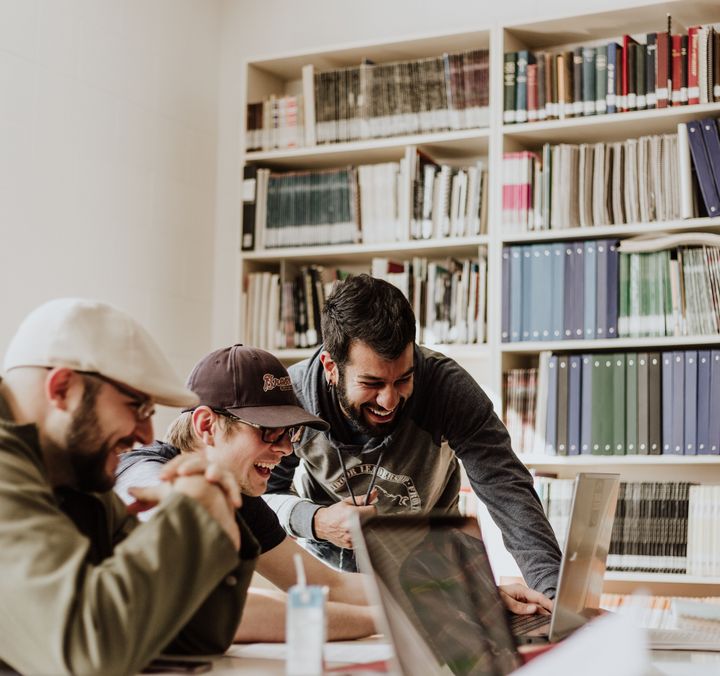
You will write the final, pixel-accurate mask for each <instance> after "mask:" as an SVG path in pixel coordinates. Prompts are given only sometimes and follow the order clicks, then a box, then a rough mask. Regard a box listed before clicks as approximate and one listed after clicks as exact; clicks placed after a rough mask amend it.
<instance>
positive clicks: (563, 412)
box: [557, 355, 570, 455]
mask: <svg viewBox="0 0 720 676" xmlns="http://www.w3.org/2000/svg"><path fill="white" fill-rule="evenodd" d="M569 387H570V359H569V357H568V356H567V355H560V356H558V359H557V454H558V455H568V453H569V437H568V433H569V428H568V425H569V419H570V416H569Z"/></svg>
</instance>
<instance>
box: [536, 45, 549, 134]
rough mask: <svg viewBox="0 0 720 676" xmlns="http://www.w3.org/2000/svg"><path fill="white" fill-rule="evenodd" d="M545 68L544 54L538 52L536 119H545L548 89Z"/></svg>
mask: <svg viewBox="0 0 720 676" xmlns="http://www.w3.org/2000/svg"><path fill="white" fill-rule="evenodd" d="M546 66H547V59H546V58H545V53H544V52H540V53H539V54H538V55H537V119H538V120H545V119H547V116H548V114H547V105H548V95H549V92H548V89H547V74H546V73H545V68H546Z"/></svg>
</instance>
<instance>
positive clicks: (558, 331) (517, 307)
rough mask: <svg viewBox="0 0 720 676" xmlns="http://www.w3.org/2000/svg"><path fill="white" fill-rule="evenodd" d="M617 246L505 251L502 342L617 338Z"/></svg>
mask: <svg viewBox="0 0 720 676" xmlns="http://www.w3.org/2000/svg"><path fill="white" fill-rule="evenodd" d="M618 244H619V242H618V240H610V239H608V240H604V239H601V240H595V241H587V242H555V243H549V244H528V245H519V246H507V247H503V250H502V324H501V338H502V341H503V342H518V341H531V340H535V341H537V340H542V341H551V340H580V339H592V338H616V337H617V324H618V282H619V277H618V268H619V257H620V254H619V252H618Z"/></svg>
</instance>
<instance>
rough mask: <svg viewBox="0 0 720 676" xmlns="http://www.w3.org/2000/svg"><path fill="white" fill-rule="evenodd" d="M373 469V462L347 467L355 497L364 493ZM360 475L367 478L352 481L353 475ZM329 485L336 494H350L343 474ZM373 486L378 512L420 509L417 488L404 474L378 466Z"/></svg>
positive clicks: (420, 502)
mask: <svg viewBox="0 0 720 676" xmlns="http://www.w3.org/2000/svg"><path fill="white" fill-rule="evenodd" d="M374 471H375V463H365V464H362V465H356V466H355V467H349V468H348V470H347V475H348V479H349V480H350V482H351V483H352V485H353V492H354V493H355V495H356V496H357V497H359V496H360V495H364V494H365V491H366V490H367V486H368V483H369V482H370V480H371V479H372V475H373V472H374ZM360 476H362V477H367V478H366V479H365V478H363V479H360V480H358V481H353V478H354V477H360ZM360 486H364V488H363V489H362V493H360V492H359V491H358V487H360ZM330 487H331V488H332V490H333V492H334V493H335V494H336V495H339V494H347V495H349V494H350V492H349V491H348V489H347V486H346V485H345V477H344V476H340V477H339V478H338V479H337V480H336V481H333V482H332V483H331V484H330ZM375 488H377V491H378V502H377V503H376V505H377V507H378V510H379V511H380V512H388V511H392V510H398V509H399V510H401V511H403V512H420V511H422V499H421V498H420V494H419V493H418V490H417V488H415V483H414V482H413V480H412V479H411V478H410V477H409V476H406V475H405V474H395V473H394V472H391V471H390V470H388V469H385V468H384V467H382V466H380V467H378V471H377V477H376V479H375Z"/></svg>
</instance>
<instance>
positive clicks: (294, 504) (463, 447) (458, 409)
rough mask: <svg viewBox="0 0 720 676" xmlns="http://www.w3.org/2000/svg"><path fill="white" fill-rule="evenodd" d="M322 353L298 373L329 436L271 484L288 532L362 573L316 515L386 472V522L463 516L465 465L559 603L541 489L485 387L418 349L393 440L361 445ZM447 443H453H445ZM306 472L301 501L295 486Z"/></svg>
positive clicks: (299, 391) (523, 565) (521, 555)
mask: <svg viewBox="0 0 720 676" xmlns="http://www.w3.org/2000/svg"><path fill="white" fill-rule="evenodd" d="M321 351H322V348H321V349H319V350H318V351H317V352H316V353H315V354H314V355H313V356H312V357H311V358H310V359H307V360H305V361H303V362H300V363H299V364H295V365H294V366H291V367H290V369H289V372H290V377H291V378H292V382H293V387H294V389H295V394H296V395H297V397H298V399H299V400H300V405H301V406H303V407H304V408H305V409H306V410H308V411H310V412H311V413H313V414H315V415H317V416H319V417H321V418H323V419H325V420H327V421H328V422H329V423H330V431H329V432H319V431H317V430H311V429H306V430H305V433H304V435H303V437H302V439H301V440H300V442H299V443H297V444H295V453H294V454H293V455H290V456H287V457H285V458H283V460H282V462H281V463H280V464H279V465H278V466H277V467H276V468H275V470H274V471H273V475H272V477H271V478H270V482H269V485H268V491H267V493H266V494H265V496H264V497H265V500H266V502H268V504H269V505H270V506H271V507H272V508H273V509H274V510H275V511H276V513H277V514H278V517H279V518H280V522H281V523H282V524H283V526H284V527H285V529H286V530H287V531H288V532H289V533H290V534H291V535H295V536H297V537H302V538H307V539H308V540H309V544H310V547H311V548H312V549H313V550H315V551H316V553H318V554H319V555H320V556H321V558H323V559H325V560H326V561H328V562H329V563H331V564H333V565H335V566H336V567H339V568H341V569H343V570H354V569H355V562H354V556H353V552H352V551H351V550H343V549H341V548H339V547H336V546H335V545H333V544H331V543H329V542H326V541H318V540H316V539H315V535H314V533H313V529H312V521H313V516H314V514H315V512H316V511H317V510H318V509H319V508H320V507H322V506H327V505H332V504H334V503H336V502H339V501H340V500H343V499H344V498H347V497H349V495H350V493H349V491H348V488H347V486H346V484H345V476H344V475H343V471H342V467H341V464H340V462H339V460H338V455H339V454H342V458H343V460H344V463H345V467H346V469H347V474H348V479H349V482H350V484H351V487H352V489H353V492H354V494H355V495H356V496H361V495H365V493H366V491H367V489H368V486H369V485H370V482H371V479H372V476H373V473H374V472H375V468H376V465H377V466H378V467H377V476H376V479H375V484H374V485H375V487H376V488H377V489H378V498H379V499H378V502H377V503H376V507H377V509H378V512H379V513H381V514H382V513H397V512H427V511H430V510H434V511H439V512H455V513H456V512H457V506H458V493H459V490H460V467H459V464H458V459H459V460H461V461H462V463H463V465H464V467H465V470H466V472H467V475H468V477H469V479H470V484H471V486H472V488H473V490H474V491H475V493H476V494H477V495H478V497H479V498H480V499H481V500H482V501H483V502H484V503H485V505H486V506H487V508H488V510H489V511H490V514H491V515H492V518H493V519H494V521H495V523H497V525H498V526H499V528H500V530H501V531H502V534H503V540H504V542H505V546H506V547H507V549H508V551H510V552H511V553H512V555H513V556H514V557H515V560H516V561H517V563H518V565H519V566H520V569H521V570H522V573H523V575H524V577H525V580H526V582H527V583H528V585H529V586H531V587H533V588H534V589H537V590H538V591H541V592H543V593H545V594H548V595H549V596H554V593H555V587H556V585H557V577H558V569H559V566H560V549H559V547H558V545H557V541H556V539H555V536H554V534H553V531H552V528H551V527H550V524H549V523H548V521H547V519H546V518H545V515H544V513H543V510H542V506H541V504H540V501H539V499H538V497H537V495H536V493H535V491H534V489H533V483H532V477H531V476H530V473H529V472H528V471H527V469H526V468H525V466H524V465H523V464H522V463H521V462H520V461H519V460H518V458H517V456H516V455H515V454H514V453H513V451H512V448H511V446H510V437H509V435H508V432H507V430H506V428H505V426H504V425H503V424H502V422H501V421H500V419H499V418H498V417H497V415H496V414H495V412H494V410H493V406H492V403H491V402H490V400H489V399H488V397H487V395H486V394H485V393H484V392H483V390H482V389H481V388H480V386H479V385H478V384H477V383H476V382H475V380H474V379H473V378H472V376H470V374H469V373H467V371H465V370H464V369H463V368H462V367H461V366H460V365H459V364H458V363H457V362H455V361H454V360H453V359H450V358H449V357H446V356H445V355H442V354H439V353H437V352H433V351H431V350H429V349H427V348H424V347H418V346H415V355H414V357H415V374H414V389H413V394H412V396H411V397H410V398H409V399H408V400H407V402H406V403H405V406H404V408H403V410H402V412H401V413H400V418H399V420H398V425H397V427H396V428H395V430H394V431H393V432H392V434H391V435H389V436H386V437H381V438H369V439H368V440H367V441H366V443H364V445H359V444H356V443H355V444H354V443H353V440H355V439H356V437H353V434H352V429H351V428H350V427H349V425H348V421H347V419H346V418H345V416H344V414H343V413H342V411H341V410H340V408H339V404H338V402H337V399H336V396H335V392H334V388H330V387H328V385H327V382H326V380H325V376H324V373H323V367H322V364H321V363H320V359H319V355H320V352H321ZM444 442H447V443H444ZM299 465H302V469H303V470H304V471H303V473H302V475H301V487H300V495H298V494H297V493H296V492H295V490H294V487H293V477H294V474H295V470H296V468H297V467H298V466H299Z"/></svg>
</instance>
